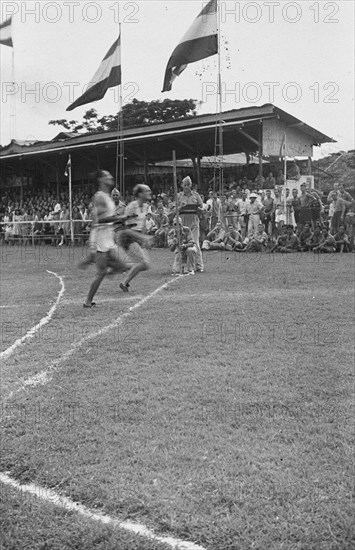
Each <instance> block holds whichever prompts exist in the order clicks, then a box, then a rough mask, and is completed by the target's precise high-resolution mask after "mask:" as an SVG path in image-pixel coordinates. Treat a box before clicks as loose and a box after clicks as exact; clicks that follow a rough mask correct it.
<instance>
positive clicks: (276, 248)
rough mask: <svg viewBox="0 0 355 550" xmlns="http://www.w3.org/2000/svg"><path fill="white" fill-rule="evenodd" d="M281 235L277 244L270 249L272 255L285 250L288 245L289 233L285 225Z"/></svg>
mask: <svg viewBox="0 0 355 550" xmlns="http://www.w3.org/2000/svg"><path fill="white" fill-rule="evenodd" d="M280 231H281V234H280V235H279V236H278V237H277V239H276V242H275V243H274V245H273V246H272V247H271V249H270V254H272V253H273V252H279V250H280V248H283V247H284V246H285V245H286V241H287V233H286V225H283V226H282V227H281V229H280Z"/></svg>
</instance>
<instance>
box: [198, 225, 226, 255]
mask: <svg viewBox="0 0 355 550" xmlns="http://www.w3.org/2000/svg"><path fill="white" fill-rule="evenodd" d="M225 236H226V232H225V231H224V229H223V227H222V222H217V223H216V227H215V228H214V229H212V231H210V232H209V233H208V234H207V239H206V240H205V241H204V242H203V245H202V248H203V249H204V250H224V249H225V244H224V238H225Z"/></svg>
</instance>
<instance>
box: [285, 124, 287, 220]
mask: <svg viewBox="0 0 355 550" xmlns="http://www.w3.org/2000/svg"><path fill="white" fill-rule="evenodd" d="M284 145H285V154H284V209H285V219H286V223H287V201H286V188H287V156H286V155H287V135H286V130H285V137H284Z"/></svg>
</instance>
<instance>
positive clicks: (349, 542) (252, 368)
mask: <svg viewBox="0 0 355 550" xmlns="http://www.w3.org/2000/svg"><path fill="white" fill-rule="evenodd" d="M31 253H32V255H31ZM56 254H57V255H56ZM81 255H82V251H81V250H79V249H76V250H75V252H74V253H73V251H69V250H68V249H66V250H62V251H58V252H57V253H56V250H55V249H51V248H49V249H48V250H47V251H44V249H36V250H35V251H32V250H31V249H28V251H24V250H21V249H20V248H14V249H4V250H2V266H1V267H2V279H1V288H0V290H1V313H2V331H1V335H2V338H1V351H4V350H6V349H7V348H9V346H11V345H12V344H13V342H14V341H15V340H16V339H18V338H21V337H22V336H23V335H24V334H26V333H27V332H28V331H29V330H30V328H31V327H33V326H34V325H35V324H36V323H38V322H39V320H40V319H41V318H42V317H44V316H45V315H46V313H47V311H48V310H49V308H50V307H51V305H52V304H53V303H54V302H55V300H56V298H57V295H58V292H59V290H60V283H59V279H58V278H56V277H55V276H54V275H52V274H50V273H48V272H47V270H49V271H52V272H55V273H57V275H58V276H60V277H62V278H63V281H64V284H65V292H64V294H63V297H62V299H61V300H60V302H59V305H58V308H57V309H56V311H55V314H54V316H53V317H52V319H51V320H50V321H49V322H48V324H46V325H45V326H44V327H42V329H40V330H38V331H37V332H36V334H35V335H34V337H33V338H32V339H30V340H27V341H26V342H24V343H23V345H20V346H19V347H18V348H17V349H16V350H15V352H14V353H13V354H12V355H11V356H10V357H8V358H6V359H5V360H3V362H2V369H1V382H2V398H3V406H2V422H1V423H2V432H3V435H2V444H1V447H2V448H1V467H0V471H1V472H7V473H8V474H9V475H10V476H12V477H13V478H15V479H16V480H18V481H20V482H21V483H30V482H31V483H36V484H38V485H39V486H41V487H44V488H46V487H47V488H51V489H54V490H55V491H57V492H58V493H59V494H62V495H65V496H68V497H70V498H71V499H72V500H73V501H75V502H79V503H82V504H83V505H85V506H87V507H88V508H90V509H92V510H100V511H102V512H103V513H105V514H108V515H110V516H112V517H114V518H118V519H121V520H122V521H124V520H127V519H129V520H131V521H135V522H137V523H141V524H144V525H146V526H147V527H148V528H150V529H152V530H153V531H154V532H155V533H157V534H160V535H172V536H174V537H176V538H180V539H183V540H186V541H191V542H195V543H196V544H199V545H202V546H203V547H204V548H206V549H208V550H212V549H213V550H249V549H253V550H254V549H257V550H266V549H267V550H269V549H270V550H273V549H275V550H276V549H286V550H291V549H292V550H293V549H295V550H296V549H297V550H311V549H312V550H328V549H329V550H330V549H332V550H333V549H344V550H345V549H350V548H353V547H354V544H355V534H354V527H353V523H352V520H353V513H354V507H353V494H352V491H353V482H352V478H353V473H354V472H353V451H354V446H353V441H354V440H353V418H354V406H353V399H354V370H353V335H354V331H353V300H354V284H353V272H354V269H353V268H354V255H352V254H348V255H329V256H313V255H311V254H303V255H292V256H282V255H263V256H260V255H258V254H245V255H243V254H239V255H235V254H234V253H222V254H220V253H219V252H208V253H206V256H205V264H206V265H205V268H206V270H205V273H203V274H199V275H197V274H196V275H195V276H186V277H182V278H178V279H177V280H175V281H173V282H172V283H171V284H168V285H166V287H164V288H163V289H161V290H160V291H159V292H158V293H156V294H155V295H153V296H151V297H150V298H149V299H148V300H147V301H144V297H146V296H149V295H151V293H153V292H154V291H155V290H156V289H158V288H160V287H161V286H162V285H163V284H164V283H167V282H169V281H171V279H172V277H171V266H172V255H171V254H170V253H169V251H166V250H153V251H152V253H151V257H152V269H151V270H150V271H149V272H147V273H146V274H144V275H141V276H140V277H139V278H137V279H136V281H134V283H133V286H132V293H131V294H129V295H126V294H125V295H124V294H122V293H121V292H120V290H119V289H118V282H119V279H117V278H116V279H111V280H106V281H104V283H103V286H102V288H101V289H100V290H99V293H98V295H97V297H96V298H97V299H96V302H97V304H98V307H97V308H95V309H93V310H84V309H83V307H82V303H83V301H84V299H85V295H86V293H87V290H88V286H89V284H90V282H91V280H92V277H93V270H92V269H89V270H88V271H85V272H82V271H78V270H77V269H76V264H77V262H78V261H79V259H80V256H81ZM138 302H140V305H139V306H138V307H137V308H136V309H133V310H132V311H131V312H130V313H129V315H127V316H124V317H122V315H124V314H125V313H127V312H128V310H129V308H130V307H132V306H134V305H135V304H137V303H138ZM115 321H116V323H115ZM109 325H111V328H109V329H105V327H108V326H109ZM38 382H39V383H38ZM1 507H2V510H1V511H2V518H3V535H2V546H1V548H4V549H6V550H7V549H10V548H11V549H15V548H16V549H22V548H29V549H33V550H39V549H41V550H45V549H46V550H49V549H55V550H57V549H58V550H59V549H65V550H66V549H68V550H69V549H73V548H75V549H81V548H83V549H84V548H85V549H86V550H91V549H94V548H95V549H99V550H104V549H105V550H106V549H107V550H108V549H119V550H121V549H122V550H135V549H141V550H148V549H149V550H153V549H156V550H166V548H167V547H166V546H165V545H164V544H158V543H155V542H152V541H149V540H148V539H145V538H141V537H138V536H137V535H133V534H131V533H128V532H126V531H124V530H121V529H118V528H113V527H112V526H102V525H101V526H100V524H98V523H97V522H92V521H90V520H89V519H83V518H81V517H80V516H78V515H76V514H75V513H69V512H64V511H63V510H61V509H60V508H59V507H57V506H56V505H55V503H49V504H48V503H46V502H43V501H42V500H40V499H37V498H35V497H33V496H24V495H21V494H19V493H18V492H16V491H15V490H13V489H11V488H9V487H2V489H1Z"/></svg>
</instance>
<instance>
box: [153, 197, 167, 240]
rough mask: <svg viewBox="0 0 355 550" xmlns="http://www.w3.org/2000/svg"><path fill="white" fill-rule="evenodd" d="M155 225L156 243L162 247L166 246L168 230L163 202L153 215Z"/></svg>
mask: <svg viewBox="0 0 355 550" xmlns="http://www.w3.org/2000/svg"><path fill="white" fill-rule="evenodd" d="M154 221H155V225H156V226H157V230H156V232H155V236H156V239H157V245H158V246H160V247H162V248H164V247H165V246H166V240H167V236H168V232H169V218H168V216H167V215H166V214H165V212H164V207H163V204H160V206H159V207H158V211H157V213H156V214H155V216H154Z"/></svg>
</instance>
